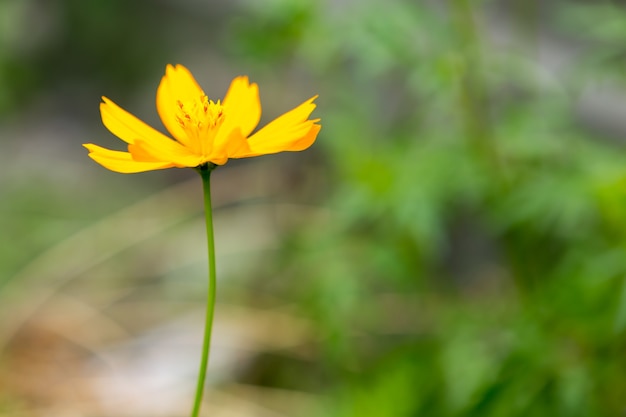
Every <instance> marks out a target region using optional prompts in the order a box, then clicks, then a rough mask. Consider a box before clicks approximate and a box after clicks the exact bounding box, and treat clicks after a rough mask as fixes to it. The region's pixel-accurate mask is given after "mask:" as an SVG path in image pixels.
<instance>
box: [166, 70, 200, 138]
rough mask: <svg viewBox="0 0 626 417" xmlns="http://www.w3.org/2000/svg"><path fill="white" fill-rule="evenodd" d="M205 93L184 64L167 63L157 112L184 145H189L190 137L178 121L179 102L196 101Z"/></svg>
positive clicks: (167, 127) (173, 134) (168, 128)
mask: <svg viewBox="0 0 626 417" xmlns="http://www.w3.org/2000/svg"><path fill="white" fill-rule="evenodd" d="M203 95H204V91H202V88H200V86H199V85H198V82H197V81H196V79H195V78H194V77H193V75H191V72H189V70H188V69H187V68H185V67H184V66H182V65H176V66H175V67H174V66H172V65H169V64H168V65H167V67H166V68H165V75H164V76H163V78H162V79H161V83H160V84H159V88H158V89H157V99H156V105H157V112H158V113H159V117H160V118H161V122H163V125H164V126H165V128H166V129H167V130H168V131H169V132H170V133H171V134H172V136H174V137H175V138H176V140H178V141H179V142H180V143H182V144H184V145H187V146H189V138H188V137H187V134H186V133H185V131H184V130H183V128H182V127H181V126H180V125H179V124H178V122H177V121H176V115H177V114H178V111H179V107H178V102H179V101H180V102H182V103H185V102H189V101H195V100H198V98H199V97H201V96H203Z"/></svg>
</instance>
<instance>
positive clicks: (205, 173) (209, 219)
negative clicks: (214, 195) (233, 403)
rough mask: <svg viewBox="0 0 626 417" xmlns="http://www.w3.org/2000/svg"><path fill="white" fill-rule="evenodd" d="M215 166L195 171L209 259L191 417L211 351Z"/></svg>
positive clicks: (197, 409) (199, 401)
mask: <svg viewBox="0 0 626 417" xmlns="http://www.w3.org/2000/svg"><path fill="white" fill-rule="evenodd" d="M213 168H215V165H213V164H205V165H202V166H200V167H199V168H198V169H197V171H198V172H199V173H200V176H201V177H202V189H203V190H204V216H205V219H206V237H207V250H208V258H209V289H208V297H207V298H208V301H207V306H206V318H205V322H204V342H203V345H202V359H201V361H200V372H199V374H198V385H197V387H196V399H195V401H194V405H193V412H192V413H191V416H192V417H198V415H199V413H200V405H201V404H202V394H203V392H204V381H205V379H206V371H207V367H208V364H209V351H210V349H211V331H212V329H213V311H214V310H215V288H216V285H215V242H214V238H213V211H212V209H211V171H213Z"/></svg>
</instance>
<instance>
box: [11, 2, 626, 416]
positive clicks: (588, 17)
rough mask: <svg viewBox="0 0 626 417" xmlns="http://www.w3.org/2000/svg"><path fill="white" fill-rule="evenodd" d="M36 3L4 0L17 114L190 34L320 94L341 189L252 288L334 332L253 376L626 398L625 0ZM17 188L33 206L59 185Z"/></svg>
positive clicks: (323, 391) (20, 206)
mask: <svg viewBox="0 0 626 417" xmlns="http://www.w3.org/2000/svg"><path fill="white" fill-rule="evenodd" d="M34 3H35V2H11V1H4V2H3V1H1V0H0V19H2V22H3V23H11V24H6V25H5V24H0V31H2V37H0V114H1V113H2V112H4V111H8V110H13V111H15V110H17V109H19V108H20V107H19V106H20V104H19V102H17V103H16V102H15V99H17V98H20V97H23V96H24V95H25V94H26V95H27V94H35V92H36V91H37V89H39V88H41V87H42V86H43V85H44V84H45V83H44V82H43V80H44V79H46V78H45V77H50V78H55V79H57V80H58V79H59V78H61V79H63V78H64V77H68V78H72V77H74V76H81V75H82V76H84V77H90V78H92V80H91V81H90V82H92V83H102V82H112V81H111V80H108V77H112V78H113V79H114V81H115V82H116V83H119V84H118V85H119V86H120V87H119V88H120V89H123V88H124V87H123V86H125V85H131V84H133V83H135V82H138V80H139V78H141V76H142V74H145V73H146V72H147V71H148V72H150V71H156V69H154V68H153V63H154V62H155V61H159V60H160V59H161V58H162V56H165V55H168V52H170V51H172V50H176V48H177V47H178V46H180V45H181V44H183V43H184V42H183V40H189V42H190V43H192V44H193V45H195V46H193V45H187V44H185V45H186V46H187V47H189V48H190V49H193V48H196V49H198V50H201V49H200V48H202V46H201V45H204V44H209V43H210V44H211V46H212V47H215V48H218V49H219V51H220V53H221V54H223V55H224V56H225V57H227V58H228V59H229V60H231V61H232V62H236V63H239V64H241V65H245V66H247V67H249V68H251V69H253V70H254V71H255V72H256V73H257V74H271V77H272V78H273V79H281V77H286V76H289V75H291V74H298V77H299V79H300V80H301V81H302V80H304V81H303V83H307V84H309V85H308V87H310V88H311V89H312V90H314V91H319V93H320V98H319V99H318V105H319V107H318V109H317V110H316V113H315V114H316V115H318V116H319V117H321V118H322V124H323V129H322V133H321V135H320V138H319V139H318V142H317V143H316V144H315V147H314V148H313V149H312V150H311V151H309V152H311V154H308V155H309V156H302V158H311V160H312V161H313V162H312V163H311V164H308V165H306V166H305V167H304V168H303V169H306V170H308V175H309V176H317V177H320V178H321V179H320V180H319V183H318V184H323V185H324V186H323V187H321V186H320V187H319V189H315V190H312V191H311V190H304V193H306V192H308V194H307V195H305V196H303V197H300V196H298V197H297V198H301V199H302V200H304V202H306V203H307V204H311V205H315V206H317V207H319V211H320V213H319V215H316V216H310V217H305V218H302V219H300V223H298V226H299V227H298V228H297V229H296V230H295V231H292V232H290V233H289V234H288V235H287V236H286V237H285V239H284V242H283V243H282V245H281V247H280V250H279V251H277V253H275V254H273V256H264V257H263V258H262V259H260V260H259V265H258V266H256V267H255V268H251V270H252V272H247V273H246V278H247V282H246V284H247V291H248V292H247V293H246V298H247V303H249V304H250V305H256V304H259V305H262V304H263V303H267V302H268V301H267V300H275V302H276V304H279V305H280V304H281V303H295V304H296V305H297V312H298V314H299V315H301V316H303V317H308V318H310V319H312V322H313V323H314V324H315V326H316V329H315V330H316V334H317V335H319V337H318V338H317V340H316V341H315V343H312V345H311V346H303V347H301V352H299V353H300V355H296V356H294V355H287V354H285V355H281V354H280V352H278V353H276V354H274V355H261V356H259V357H258V358H257V360H256V363H255V364H253V365H252V366H251V367H250V368H249V369H247V370H241V375H239V377H238V378H239V379H240V381H242V382H246V383H250V384H260V385H265V386H270V387H278V388H286V389H294V390H302V391H307V392H312V393H316V394H320V395H321V396H322V397H323V398H324V404H325V408H326V409H325V411H324V413H323V415H324V416H325V417H327V416H331V417H357V416H358V417H369V416H372V417H378V416H390V417H403V416H459V417H460V416H468V417H469V416H476V417H478V416H480V417H496V416H498V417H499V416H507V417H515V416H524V417H528V416H547V415H550V416H567V417H576V416H590V415H594V416H616V415H621V414H623V413H624V411H625V408H624V401H623V396H624V392H626V357H625V356H624V355H623V352H624V349H626V281H625V278H626V216H625V214H624V213H626V150H624V149H623V137H624V135H625V134H626V129H624V125H623V120H617V121H615V120H614V121H613V122H615V123H614V124H613V125H615V126H620V127H621V130H620V129H613V128H611V126H603V120H600V121H599V122H594V120H593V117H595V116H594V114H596V113H594V112H593V111H591V110H592V109H590V107H589V104H586V103H589V102H591V103H594V102H595V101H593V100H592V101H589V97H591V98H593V99H597V97H599V99H600V100H601V99H602V96H601V93H602V89H598V87H603V88H604V89H605V90H606V89H608V90H610V91H611V92H613V93H615V94H619V95H621V96H622V98H623V96H624V95H626V88H624V87H625V81H626V72H624V67H625V66H624V64H625V62H624V61H625V57H626V54H625V52H626V51H625V48H626V46H625V45H626V43H624V39H625V38H626V8H625V7H624V6H623V5H622V4H621V3H620V2H616V1H608V0H606V1H597V2H585V1H573V0H570V1H567V0H555V1H552V2H540V1H539V0H535V1H524V0H516V1H513V0H511V1H496V0H481V1H470V0H448V1H445V2H434V1H431V2H428V1H424V2H415V1H410V0H388V1H385V2H382V1H376V0H364V1H354V0H352V1H351V0H346V1H331V0H327V1H314V0H304V1H301V0H267V1H263V2H258V1H253V0H248V1H246V2H242V3H239V4H237V5H236V6H232V7H233V8H234V9H233V10H230V9H229V10H225V11H224V10H222V11H216V12H215V14H213V15H211V16H212V23H215V26H210V25H208V24H207V25H203V26H202V28H201V29H192V28H191V26H190V28H187V29H186V30H183V31H182V32H181V33H179V32H178V31H177V30H172V29H170V30H163V27H164V26H163V25H162V24H160V23H159V24H157V22H163V21H164V20H167V19H165V17H164V16H167V17H169V18H170V19H171V20H177V21H178V22H179V23H180V22H185V21H186V19H188V20H194V21H202V20H203V19H204V16H208V15H210V13H207V14H203V13H193V12H192V10H193V8H192V7H191V6H189V4H192V3H193V2H185V3H184V4H187V7H189V8H187V9H185V8H183V7H181V8H177V7H172V6H171V5H170V4H169V3H167V2H155V3H154V4H153V3H151V2H147V1H137V2H122V1H114V2H91V3H90V4H92V3H93V5H92V7H84V8H83V7H79V6H77V4H78V3H79V2H76V1H65V2H58V3H59V4H61V5H63V7H61V8H58V9H54V10H56V11H57V12H56V13H57V14H56V15H51V16H53V17H48V19H54V16H57V17H58V16H61V15H62V16H64V17H63V18H62V19H61V18H59V22H62V23H58V27H57V26H56V25H55V24H51V25H50V32H49V33H53V34H55V36H48V35H46V36H42V37H41V38H36V39H39V41H38V42H40V43H36V44H34V45H33V46H32V47H31V48H26V49H24V48H15V45H16V44H18V43H19V40H15V39H17V38H16V36H17V37H19V34H20V32H19V31H20V30H23V28H22V27H21V26H19V25H16V24H13V22H16V21H19V19H17V17H15V16H22V13H25V12H24V11H23V9H22V7H23V6H18V4H19V5H24V4H26V5H28V4H34ZM148 3H150V5H149V4H148ZM172 4H173V3H172ZM152 6H154V7H152ZM51 10H52V9H51ZM203 10H205V9H203ZM215 10H218V8H216V9H215ZM219 10H221V9H219ZM146 13H147V15H146ZM12 16H13V17H12ZM220 16H221V17H220ZM118 17H119V19H118ZM16 19H17V20H16ZM111 20H117V23H116V26H117V27H116V30H111V25H110V22H111ZM136 20H138V21H141V26H140V28H141V30H137V28H134V22H135V21H136ZM53 21H54V20H53ZM599 22H602V23H601V24H599ZM218 23H219V25H218ZM59 27H60V28H63V30H61V29H59ZM172 27H174V26H172ZM177 27H178V28H179V29H181V27H180V26H177ZM55 28H56V29H55ZM218 29H219V30H218ZM212 30H215V31H216V32H217V33H211V31H212ZM190 33H193V34H195V35H196V36H195V37H191V36H189V34H190ZM9 34H10V36H9ZM77 34H81V36H80V37H77V36H76V35H77ZM214 41H215V44H214V43H213V42H214ZM121 43H123V44H124V47H123V48H117V45H120V44H121ZM146 44H152V45H159V46H160V48H155V47H154V46H153V49H155V50H154V51H150V53H145V54H144V53H142V51H143V48H144V47H145V45H146ZM7 45H9V46H7ZM11 45H12V46H11ZM192 47H193V48H192ZM25 51H26V52H28V53H27V54H26V55H24V54H25V53H26V52H25ZM59 56H62V57H67V59H59ZM85 57H89V58H90V59H87V60H86V59H85ZM113 57H114V59H113ZM160 69H161V67H160V66H159V70H160ZM116 77H118V78H116ZM94 79H95V80H94ZM107 80H108V81H107ZM620 122H621V124H620ZM613 125H612V126H613ZM310 155H315V156H317V157H316V158H313V157H312V156H310ZM303 160H304V159H303ZM300 191H302V190H300ZM16 193H17V192H16ZM5 195H8V196H9V197H10V198H11V199H12V201H13V202H14V203H13V204H14V205H13V206H12V208H11V210H10V211H12V212H20V213H26V214H25V215H24V216H25V217H27V213H28V211H27V208H28V207H32V206H39V205H43V204H44V203H42V202H41V200H46V201H48V200H49V199H47V197H46V196H45V195H43V196H40V197H31V196H28V195H25V196H23V195H18V194H15V195H13V194H11V195H9V194H5ZM294 195H295V194H294ZM102 199H103V201H104V200H105V198H104V197H102ZM294 199H296V197H295V196H294ZM100 202H102V201H100ZM85 204H87V202H86V203H85ZM108 204H112V203H110V202H109V203H108ZM106 207H108V206H106V205H105V206H103V207H102V208H100V210H102V211H100V212H101V213H102V212H104V211H105V209H106ZM51 210H52V211H56V210H58V211H59V212H60V211H62V210H63V209H62V207H61V206H58V207H57V206H53V208H52V209H51ZM82 210H86V209H85V208H84V207H82V206H75V207H74V209H73V211H70V212H68V213H67V214H66V216H68V217H69V216H74V217H78V218H79V219H80V212H81V211H82ZM92 216H95V215H93V214H92ZM89 220H90V219H87V218H85V219H84V221H85V222H87V221H89ZM24 222H25V223H24V224H26V222H27V220H24ZM81 225H82V223H81V220H79V221H74V222H73V223H72V226H71V228H72V229H73V228H79V227H81ZM0 226H1V227H2V229H3V230H5V229H7V230H8V228H11V227H14V228H20V227H25V226H22V225H21V224H20V223H14V222H12V220H11V219H7V218H5V219H3V220H2V221H1V223H0ZM28 227H37V228H43V229H45V228H46V227H52V226H50V222H47V223H45V224H38V223H29V226H28ZM20 230H21V229H20ZM44 231H45V230H44ZM42 233H43V232H41V231H39V232H38V234H36V235H35V236H36V238H37V239H35V241H33V242H31V244H32V246H31V249H32V247H36V248H37V249H39V248H41V247H43V246H45V244H48V243H49V240H47V238H46V235H45V233H43V234H42ZM15 234H16V235H20V234H24V232H23V231H20V232H17V233H15ZM26 244H27V243H26V242H23V241H18V242H16V245H15V246H14V247H12V248H10V250H7V251H6V252H2V253H0V255H2V257H0V264H3V268H5V271H3V272H6V271H10V272H13V270H14V269H16V268H17V267H16V265H17V264H18V263H20V262H23V261H24V258H25V257H26V255H25V254H24V250H25V245H26ZM218 246H219V243H218ZM1 407H2V405H0V409H1ZM300 415H303V416H307V415H311V416H314V415H315V416H316V415H317V414H314V413H313V411H309V410H302V413H301V414H300Z"/></svg>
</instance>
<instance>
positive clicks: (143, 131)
mask: <svg viewBox="0 0 626 417" xmlns="http://www.w3.org/2000/svg"><path fill="white" fill-rule="evenodd" d="M102 100H103V103H100V115H101V116H102V122H103V123H104V125H105V126H106V127H107V129H109V131H111V133H113V134H114V135H115V136H117V137H118V138H120V139H122V140H123V141H124V142H126V143H133V142H134V141H135V139H138V138H143V139H146V140H150V141H155V142H163V141H169V142H172V140H171V139H170V138H168V137H167V136H165V135H164V134H162V133H161V132H159V131H158V130H156V129H154V128H152V127H151V126H149V125H147V124H146V123H144V122H142V121H141V120H139V119H138V118H136V117H135V116H133V115H132V114H130V113H128V112H127V111H126V110H124V109H122V108H121V107H119V106H118V105H117V104H115V103H114V102H112V101H111V100H109V99H108V98H106V97H102Z"/></svg>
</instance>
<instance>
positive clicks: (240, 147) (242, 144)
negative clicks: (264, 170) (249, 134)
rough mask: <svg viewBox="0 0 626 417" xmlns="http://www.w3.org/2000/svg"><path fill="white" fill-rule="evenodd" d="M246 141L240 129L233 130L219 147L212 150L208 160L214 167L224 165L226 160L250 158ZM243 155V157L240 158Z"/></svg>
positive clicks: (249, 150) (250, 151)
mask: <svg viewBox="0 0 626 417" xmlns="http://www.w3.org/2000/svg"><path fill="white" fill-rule="evenodd" d="M251 154H252V150H251V149H250V145H249V144H248V140H247V139H246V137H245V136H244V135H242V134H241V130H240V129H233V130H232V131H231V132H230V134H229V135H228V136H226V139H225V140H223V141H222V142H221V144H220V145H219V146H216V147H215V148H213V150H212V152H211V156H210V158H209V160H210V161H211V162H213V163H214V164H216V165H224V164H225V163H226V162H227V161H228V158H243V157H244V156H252V155H251ZM241 155H244V156H241Z"/></svg>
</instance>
